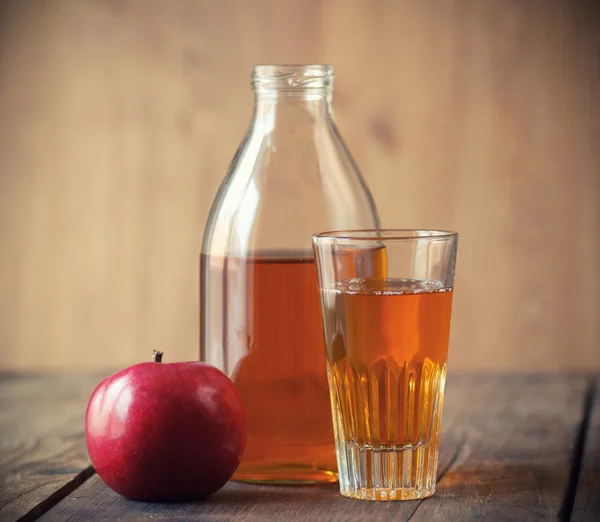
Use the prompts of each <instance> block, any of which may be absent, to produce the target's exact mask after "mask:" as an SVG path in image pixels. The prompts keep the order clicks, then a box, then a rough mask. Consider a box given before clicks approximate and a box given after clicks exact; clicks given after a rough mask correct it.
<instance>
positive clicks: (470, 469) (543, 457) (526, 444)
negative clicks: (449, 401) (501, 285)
mask: <svg viewBox="0 0 600 522" xmlns="http://www.w3.org/2000/svg"><path fill="white" fill-rule="evenodd" d="M587 383H588V379H587V378H585V377H567V376H562V377H560V376H556V377H529V378H522V377H511V378H506V379H505V380H504V381H503V384H502V390H501V393H502V396H499V397H498V398H497V399H495V400H492V401H491V402H490V403H489V404H487V406H486V408H485V409H482V410H481V411H479V412H477V413H476V415H474V416H472V417H471V419H470V421H469V423H468V424H465V425H464V426H462V430H463V433H464V435H465V443H464V446H463V449H462V451H461V455H460V456H459V457H458V459H457V462H456V463H455V465H454V466H452V468H451V469H450V470H449V472H448V473H447V474H446V476H445V477H443V478H442V480H441V481H440V483H439V484H438V488H437V493H436V496H435V497H433V498H431V499H429V500H427V501H425V502H422V503H421V504H420V505H419V507H418V508H417V510H416V511H415V513H414V515H413V517H412V518H411V520H412V521H413V522H418V521H437V520H440V521H445V520H465V521H471V520H483V519H491V520H519V521H528V520H532V521H533V520H553V521H554V520H556V519H557V517H558V516H559V513H560V512H561V507H562V502H563V498H564V496H565V491H566V490H567V488H568V485H569V480H570V470H571V466H570V460H571V455H572V452H573V448H574V444H575V442H576V440H577V435H578V429H579V425H580V422H581V417H582V405H583V403H584V400H585V394H586V390H587ZM473 392H474V393H476V392H477V391H476V388H475V387H474V389H473Z"/></svg>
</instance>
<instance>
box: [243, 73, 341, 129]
mask: <svg viewBox="0 0 600 522" xmlns="http://www.w3.org/2000/svg"><path fill="white" fill-rule="evenodd" d="M332 88H333V70H332V69H331V67H330V66H328V65H258V66H256V67H255V68H254V71H253V73H252V89H253V90H254V94H255V114H254V118H255V120H257V121H262V122H265V123H266V124H267V126H268V125H269V124H271V125H272V126H273V127H274V126H275V123H277V127H278V128H280V127H287V128H289V129H293V128H294V126H296V127H298V128H300V126H301V125H303V126H305V125H306V124H312V125H314V124H316V123H317V122H319V121H323V122H327V121H328V120H329V119H330V118H331V117H332V111H331V90H332Z"/></svg>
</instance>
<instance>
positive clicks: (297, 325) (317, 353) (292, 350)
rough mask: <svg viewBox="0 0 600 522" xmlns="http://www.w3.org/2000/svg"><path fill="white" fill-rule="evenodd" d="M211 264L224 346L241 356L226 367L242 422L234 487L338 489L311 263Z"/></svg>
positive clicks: (304, 259)
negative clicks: (243, 437) (329, 485)
mask: <svg viewBox="0 0 600 522" xmlns="http://www.w3.org/2000/svg"><path fill="white" fill-rule="evenodd" d="M202 262H204V263H206V262H207V259H206V258H205V256H203V259H202ZM213 264H214V265H216V266H217V267H218V268H217V269H215V270H214V271H211V272H210V277H211V278H212V279H211V283H212V285H213V288H215V289H216V290H214V291H218V292H219V293H221V299H220V301H221V302H222V306H223V307H224V310H223V313H222V314H219V315H220V316H222V317H225V318H226V319H225V322H224V324H223V325H222V327H223V343H224V345H225V346H226V347H227V349H228V350H229V351H230V352H231V351H232V350H231V347H232V346H237V347H238V352H237V353H239V354H241V356H240V357H239V358H236V360H228V361H225V370H226V371H227V372H228V373H229V375H230V377H231V379H232V380H233V382H234V383H235V385H236V387H237V389H238V390H239V392H240V394H241V397H242V401H243V403H244V407H245V410H246V416H247V442H246V449H245V451H244V455H243V458H242V462H241V464H240V466H239V468H238V470H237V471H236V473H235V475H234V479H236V480H243V481H253V482H275V483H285V482H290V483H294V482H296V483H302V482H304V483H311V482H312V483H314V482H335V481H337V465H336V456H335V446H334V436H333V427H332V420H331V409H330V404H329V391H328V384H327V372H326V362H325V351H324V348H323V326H322V320H321V309H320V303H319V289H318V284H317V271H316V268H315V263H314V258H313V257H312V255H311V254H308V255H304V256H303V255H292V256H290V255H287V256H284V255H277V254H271V255H263V256H257V257H250V258H228V259H226V260H224V262H223V263H221V262H219V263H213ZM214 301H215V302H217V299H215V300H214ZM206 315H207V314H206V311H204V312H203V313H202V317H203V318H204V317H205V316H206Z"/></svg>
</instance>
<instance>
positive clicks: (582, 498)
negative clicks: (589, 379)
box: [571, 382, 600, 522]
mask: <svg viewBox="0 0 600 522" xmlns="http://www.w3.org/2000/svg"><path fill="white" fill-rule="evenodd" d="M594 391H595V393H594V395H593V398H592V400H591V402H590V411H589V414H590V417H589V420H588V424H587V425H586V426H585V428H587V430H586V433H585V444H584V446H583V457H582V460H581V474H580V476H579V482H578V484H577V493H576V496H575V504H574V506H573V516H572V518H571V520H572V521H573V522H595V521H597V520H600V382H596V387H595V389H594Z"/></svg>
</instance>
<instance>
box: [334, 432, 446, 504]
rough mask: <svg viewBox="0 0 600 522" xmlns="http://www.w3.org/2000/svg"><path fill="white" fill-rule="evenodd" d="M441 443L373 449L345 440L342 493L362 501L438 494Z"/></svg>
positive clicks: (403, 498) (341, 477)
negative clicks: (438, 459) (437, 469)
mask: <svg viewBox="0 0 600 522" xmlns="http://www.w3.org/2000/svg"><path fill="white" fill-rule="evenodd" d="M437 449H438V448H437V444H435V443H424V442H423V443H420V444H417V445H407V446H399V447H395V448H392V449H389V448H385V449H379V448H378V449H373V448H370V447H368V448H367V447H360V446H358V445H356V444H354V443H345V444H344V447H343V448H341V451H339V452H338V458H339V465H340V470H339V481H340V493H341V494H342V495H344V496H345V497H348V498H354V499H359V500H414V499H420V498H426V497H430V496H431V495H433V494H434V493H435V482H436V468H437V453H438V452H437Z"/></svg>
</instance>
